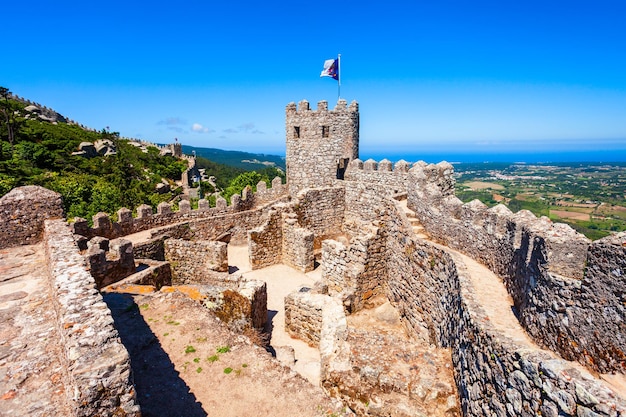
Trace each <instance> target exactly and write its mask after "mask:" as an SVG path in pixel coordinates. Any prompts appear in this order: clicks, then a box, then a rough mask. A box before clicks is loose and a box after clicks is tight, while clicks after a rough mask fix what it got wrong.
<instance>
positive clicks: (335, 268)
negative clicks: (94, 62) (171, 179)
mask: <svg viewBox="0 0 626 417" xmlns="http://www.w3.org/2000/svg"><path fill="white" fill-rule="evenodd" d="M286 146H287V148H286V156H287V183H286V184H281V181H280V179H276V180H274V181H273V182H272V184H271V187H269V186H268V185H267V184H265V183H260V184H259V185H258V189H257V192H256V193H252V192H249V190H244V192H243V194H242V195H235V196H233V197H232V199H231V201H230V204H228V203H227V202H226V201H225V200H223V199H218V201H217V204H216V207H209V203H208V201H206V200H200V202H199V204H198V209H195V210H192V209H191V205H190V203H189V202H188V201H182V202H181V203H180V204H179V206H178V210H177V211H173V210H172V208H171V207H170V206H169V205H168V204H167V203H161V205H159V207H158V209H157V212H156V213H153V212H152V208H151V207H150V206H145V205H144V206H140V207H138V208H136V211H135V213H134V215H133V212H131V210H129V209H125V208H123V209H120V210H119V211H118V213H117V216H116V218H117V220H116V221H115V222H114V221H112V220H111V219H110V217H109V216H108V214H105V213H100V214H98V215H97V216H95V217H94V219H93V226H89V224H88V222H87V221H86V220H84V219H75V220H74V221H72V222H70V223H69V224H68V222H67V221H66V219H64V214H63V210H62V205H61V201H60V196H59V195H57V194H56V193H54V192H51V191H49V190H45V189H43V188H40V187H34V186H31V187H21V188H17V189H14V190H12V191H11V192H10V193H9V194H7V195H6V196H4V197H3V198H2V199H0V216H1V219H0V235H1V237H2V239H0V249H2V250H7V249H8V248H16V247H21V246H23V245H33V244H38V243H41V244H43V247H44V248H45V262H44V263H45V268H41V270H42V271H43V272H42V274H43V275H45V276H44V277H43V278H42V280H44V281H42V282H47V283H48V285H49V287H50V289H51V291H52V294H53V301H54V302H53V304H54V305H53V306H52V307H53V308H48V309H47V310H48V312H47V313H46V314H47V315H50V320H52V323H54V328H55V329H56V331H57V332H58V334H59V335H60V339H61V342H62V343H61V345H62V347H63V348H62V352H59V355H60V359H59V364H60V365H59V367H62V368H63V369H65V370H66V375H67V377H66V380H65V384H66V388H65V392H66V394H67V401H68V402H69V404H71V409H72V413H73V415H76V416H90V415H103V416H104V415H116V416H122V415H127V416H138V415H140V414H141V411H140V408H139V406H138V403H137V401H136V398H135V393H134V388H133V379H132V373H131V371H130V365H129V359H128V354H127V353H126V350H125V348H124V346H123V345H122V344H121V342H120V340H119V338H118V337H117V336H116V335H117V333H116V329H115V327H114V325H113V320H112V319H111V316H110V312H109V310H108V308H107V306H106V304H105V303H104V302H103V301H102V295H101V292H103V291H107V290H114V289H115V288H117V289H120V288H123V287H124V285H127V286H130V285H147V286H152V287H153V288H154V289H156V290H158V289H159V288H161V287H163V286H171V285H174V286H175V285H196V286H197V288H199V291H200V292H201V293H202V297H201V299H202V302H203V304H204V305H205V306H206V308H209V309H211V310H212V311H214V312H215V314H217V315H218V317H220V318H222V319H223V320H224V321H226V322H229V323H230V324H231V325H232V328H235V329H242V328H245V327H252V328H262V327H263V325H264V323H265V321H266V319H267V306H266V303H267V293H266V291H267V290H266V287H265V284H264V283H262V282H258V281H251V280H245V279H242V278H241V277H238V276H237V274H236V273H231V272H232V271H229V262H228V250H227V249H228V246H229V245H247V249H248V256H249V261H250V265H251V267H252V269H255V270H256V269H262V268H266V267H268V266H271V265H275V264H283V265H287V266H289V267H291V268H293V269H296V270H299V271H303V272H308V271H311V270H313V269H315V268H320V269H321V277H322V279H321V280H320V281H319V282H318V283H317V284H316V285H315V286H313V287H312V288H301V289H300V290H298V291H296V292H294V293H292V294H290V295H289V296H288V297H287V299H285V320H286V322H285V327H286V328H287V329H288V331H289V332H290V334H291V335H292V336H293V337H296V338H299V339H302V340H305V341H306V342H308V343H309V344H311V345H313V346H316V347H318V348H319V352H320V360H321V366H320V385H321V386H322V388H323V389H324V390H325V391H326V393H328V394H329V395H331V396H333V397H335V398H339V399H341V400H342V401H343V403H344V404H346V406H347V407H349V409H350V410H352V411H353V412H354V413H356V414H357V415H376V416H410V415H426V414H424V408H423V406H424V404H425V403H426V402H428V401H431V402H435V403H436V404H437V405H436V406H432V407H430V408H428V409H429V410H436V412H437V415H459V414H460V415H463V416H538V415H541V416H578V417H582V416H586V417H592V416H613V417H614V416H620V415H626V385H623V383H624V378H623V375H624V373H626V278H625V277H626V234H625V233H622V234H617V235H613V236H610V237H607V238H604V239H601V240H598V241H595V242H591V241H590V240H588V239H587V238H585V237H584V236H582V235H581V234H579V233H577V232H575V231H574V230H573V229H571V228H570V227H569V226H566V225H563V224H555V223H552V222H551V221H550V220H549V219H547V218H537V217H535V216H534V215H533V214H532V213H530V212H527V211H520V212H518V213H512V212H511V211H510V210H508V209H507V208H506V207H505V206H502V205H499V206H496V207H493V208H490V209H488V208H487V207H486V206H484V205H483V204H482V203H480V202H478V201H473V202H470V203H467V204H464V203H462V202H461V201H460V200H459V199H458V198H456V197H455V194H454V191H455V182H454V178H453V167H452V166H451V165H450V164H448V163H446V162H442V163H439V164H436V165H434V164H430V165H429V164H426V163H423V162H418V163H415V164H413V165H411V164H409V163H407V162H404V161H399V162H397V163H395V165H394V164H392V163H391V162H389V161H388V160H382V161H379V162H376V161H373V160H368V161H361V160H359V159H358V157H359V108H358V104H357V103H356V102H352V103H351V104H349V105H348V103H347V102H346V101H345V100H341V99H340V100H339V101H338V103H337V105H336V106H335V107H334V109H329V107H328V103H327V102H325V101H321V102H319V103H318V105H317V109H315V110H313V109H311V108H310V105H309V103H308V102H307V101H301V102H300V103H298V105H296V104H295V103H290V104H288V105H287V108H286ZM138 233H144V234H147V236H148V237H147V238H146V239H144V240H143V241H142V242H141V243H135V244H133V243H131V241H130V238H129V236H131V235H136V234H138ZM198 259H201V262H198ZM139 263H141V264H142V265H143V268H142V270H141V272H140V273H135V272H136V270H137V268H136V265H137V264H139ZM42 267H43V265H42ZM6 279H7V280H9V279H10V278H6ZM7 282H8V281H7ZM500 290H501V291H502V295H498V294H500V293H499V291H500ZM225 291H229V294H231V293H236V294H239V295H238V296H237V297H235V298H233V297H230V298H229V297H224V296H223V295H224V294H225ZM498 297H500V298H498ZM381 299H382V300H385V301H386V302H389V303H390V304H391V305H392V306H393V307H394V308H395V311H396V312H397V314H398V316H399V317H400V320H401V323H402V325H403V328H404V330H405V331H406V333H407V334H408V335H409V340H408V341H407V340H404V341H399V340H397V339H395V338H394V336H393V335H390V334H378V333H376V332H370V333H367V332H361V331H355V330H352V329H351V327H350V325H349V320H350V317H351V316H353V315H356V314H358V313H359V312H360V311H362V310H363V309H366V308H368V306H370V304H371V303H373V302H374V300H381ZM507 299H509V300H512V305H510V304H507V303H506V300H507ZM0 301H2V298H1V297H0ZM229 302H230V303H238V307H239V308H238V309H233V308H230V307H229V306H228V305H227V304H228V303H229ZM234 310H237V312H238V313H237V314H232V311H234ZM227 312H230V313H228V314H227ZM42 315H45V314H43V313H42ZM42 317H43V316H42ZM30 320H32V322H33V323H36V322H38V320H40V317H31V318H30ZM512 322H514V323H512ZM33 326H34V324H33ZM521 329H523V330H521ZM35 339H36V338H35ZM37 343H39V344H43V343H45V342H44V341H43V340H41V341H39V342H37ZM372 346H384V350H381V351H378V352H374V351H372V350H371V349H372ZM368 349H369V350H368ZM5 350H6V349H5V345H4V344H3V345H0V358H2V359H1V360H2V361H3V362H2V363H3V366H10V363H8V362H7V360H6V357H7V356H6V354H4V353H5ZM425 352H427V353H428V354H429V355H433V357H435V356H437V357H439V358H440V359H441V360H443V361H447V363H448V364H449V369H450V371H451V375H452V376H451V379H450V382H449V385H450V386H449V387H448V388H441V389H440V390H439V394H438V395H434V396H433V398H430V396H429V395H427V394H425V393H424V392H426V391H424V389H425V387H427V385H428V384H430V385H436V384H437V383H438V381H436V380H435V381H433V380H427V378H425V377H424V375H421V376H420V370H419V369H418V370H415V369H414V368H413V367H409V366H408V365H407V367H406V370H405V369H404V368H402V366H404V365H401V363H405V362H406V363H407V364H408V363H409V362H410V361H412V360H414V359H415V358H417V357H418V356H420V355H421V356H422V357H425V356H424V355H426V353H425ZM366 353H367V355H369V356H367V355H366ZM372 355H375V356H372ZM9 357H11V356H9ZM366 357H369V358H370V362H367V361H366V360H364V359H363V358H366ZM387 358H389V360H393V361H395V362H394V364H395V365H394V366H387V367H385V366H382V365H381V366H377V365H376V364H375V363H374V362H376V361H383V362H384V361H385V360H387ZM403 358H404V359H403ZM415 360H417V359H415ZM402 361H405V362H402ZM400 368H402V369H400ZM424 372H426V371H425V370H424ZM420 378H421V379H420ZM441 383H442V384H444V385H445V381H443V382H441ZM41 389H48V390H53V389H54V387H50V386H46V387H43V386H42V388H41ZM16 392H17V391H16ZM0 394H3V393H0ZM16 395H17V394H16ZM7 398H8V397H7ZM11 398H13V397H11ZM16 398H17V400H19V399H20V397H19V396H18V397H16ZM24 398H26V397H24ZM17 400H16V401H17ZM2 401H4V403H5V405H2V404H0V410H3V409H4V410H7V409H8V408H7V407H9V406H8V405H6V404H8V403H7V401H11V399H10V398H9V399H5V398H4V397H3V400H2ZM23 401H24V400H23ZM1 407H5V408H1ZM45 410H48V411H45ZM45 410H44V411H41V412H40V413H39V414H37V413H34V414H32V415H49V414H50V413H51V412H50V410H55V409H54V404H52V405H49V408H47V409H45ZM433 412H434V411H433Z"/></svg>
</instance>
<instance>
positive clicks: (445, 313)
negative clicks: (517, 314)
mask: <svg viewBox="0 0 626 417" xmlns="http://www.w3.org/2000/svg"><path fill="white" fill-rule="evenodd" d="M379 209H380V210H381V211H380V213H381V216H380V227H381V228H382V229H383V230H382V233H381V234H382V236H384V238H385V242H384V246H383V251H384V253H385V256H386V257H387V268H386V271H387V274H386V275H381V276H380V279H381V281H383V282H382V283H381V285H382V286H383V288H385V289H386V295H387V297H388V298H389V300H390V301H392V303H393V304H394V306H395V307H396V308H397V310H398V312H399V313H400V315H401V316H402V318H403V320H404V322H405V323H406V325H407V329H408V330H409V332H410V333H411V334H413V335H414V337H415V338H417V339H421V340H428V341H429V342H430V343H433V344H436V345H437V346H441V347H450V348H451V351H452V360H453V364H454V367H455V379H456V382H457V387H458V391H459V395H460V397H461V406H462V411H463V414H464V415H466V416H493V415H502V416H505V415H511V416H513V415H514V416H526V415H527V416H535V415H544V416H557V415H563V416H581V415H587V416H592V415H601V416H617V415H620V414H619V413H624V412H625V411H626V403H625V402H624V400H623V399H620V398H618V397H617V396H616V395H615V394H614V393H613V392H611V391H610V390H609V389H608V388H607V387H606V386H604V385H602V384H600V383H599V382H597V381H598V380H597V379H595V378H594V377H593V376H591V375H590V374H589V373H587V372H586V371H583V370H581V369H580V368H579V367H574V366H572V364H569V363H567V362H565V361H563V360H560V359H555V358H554V356H553V355H551V354H550V353H548V352H547V351H543V350H540V349H535V348H529V347H528V345H525V344H521V343H519V342H518V341H515V340H512V339H510V338H508V337H507V336H506V335H504V334H502V333H500V332H499V331H498V330H497V329H495V328H494V327H493V325H492V324H491V323H490V320H489V318H488V317H487V316H486V315H485V313H484V312H483V310H482V308H481V306H480V305H479V304H478V303H477V302H476V301H475V299H476V297H475V291H476V290H475V289H474V288H473V287H472V284H471V280H470V279H469V275H468V273H467V271H466V268H465V266H464V264H463V262H462V260H461V259H460V258H458V257H456V256H454V257H453V256H451V255H449V254H447V253H446V252H443V251H442V250H440V249H438V248H436V247H434V246H433V245H432V244H430V243H428V242H426V241H423V240H421V239H417V238H414V237H412V233H411V229H410V224H409V222H408V219H407V218H406V216H405V215H404V213H403V212H402V209H401V208H400V206H399V204H398V203H396V202H393V201H391V200H389V201H388V202H387V204H386V205H385V207H382V208H379ZM322 329H323V330H322V333H321V334H322V343H321V344H320V352H321V355H322V381H324V380H325V378H331V377H332V373H333V372H334V373H335V375H336V374H337V373H338V372H340V370H341V369H344V370H346V369H349V366H350V362H349V359H350V349H349V346H346V344H345V343H342V342H341V341H342V340H347V335H346V329H345V328H344V327H342V326H338V325H336V324H330V323H329V324H325V322H324V320H322ZM333 331H334V332H336V333H334V334H333V333H332V332H333ZM326 332H331V333H330V334H328V333H326ZM331 382H332V381H331ZM335 382H336V381H335ZM335 382H332V383H329V386H332V385H333V384H334V383H335ZM593 413H595V414H593Z"/></svg>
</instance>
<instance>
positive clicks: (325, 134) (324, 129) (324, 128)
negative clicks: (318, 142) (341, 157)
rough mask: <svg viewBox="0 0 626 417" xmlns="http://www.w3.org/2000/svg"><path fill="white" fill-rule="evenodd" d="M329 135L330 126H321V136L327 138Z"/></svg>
mask: <svg viewBox="0 0 626 417" xmlns="http://www.w3.org/2000/svg"><path fill="white" fill-rule="evenodd" d="M329 136H330V126H322V137H323V138H327V137H329Z"/></svg>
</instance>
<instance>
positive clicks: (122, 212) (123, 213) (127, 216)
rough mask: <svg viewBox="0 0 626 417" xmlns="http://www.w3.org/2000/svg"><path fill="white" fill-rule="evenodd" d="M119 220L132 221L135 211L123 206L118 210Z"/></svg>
mask: <svg viewBox="0 0 626 417" xmlns="http://www.w3.org/2000/svg"><path fill="white" fill-rule="evenodd" d="M117 222H118V223H121V224H126V223H132V222H133V212H132V211H130V210H129V209H127V208H126V207H122V208H121V209H119V210H118V211H117Z"/></svg>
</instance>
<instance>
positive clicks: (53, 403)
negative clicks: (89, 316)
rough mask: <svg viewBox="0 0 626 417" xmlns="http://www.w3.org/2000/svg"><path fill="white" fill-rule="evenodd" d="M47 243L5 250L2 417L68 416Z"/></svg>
mask: <svg viewBox="0 0 626 417" xmlns="http://www.w3.org/2000/svg"><path fill="white" fill-rule="evenodd" d="M45 265H46V259H45V253H44V249H43V243H39V244H37V245H31V246H18V247H13V248H9V249H3V250H0V415H3V416H31V417H36V416H54V415H56V416H68V415H73V411H72V409H71V408H70V405H69V404H68V402H67V394H66V392H65V391H66V389H67V387H68V386H69V385H68V384H67V381H66V378H67V375H66V371H65V365H64V364H63V362H62V360H61V358H62V357H63V349H62V347H61V345H60V336H59V334H58V331H57V328H56V320H57V319H56V313H55V311H54V309H53V308H51V305H52V298H51V296H50V286H49V284H48V282H47V281H48V279H47V276H46V271H47V269H46V267H45Z"/></svg>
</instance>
